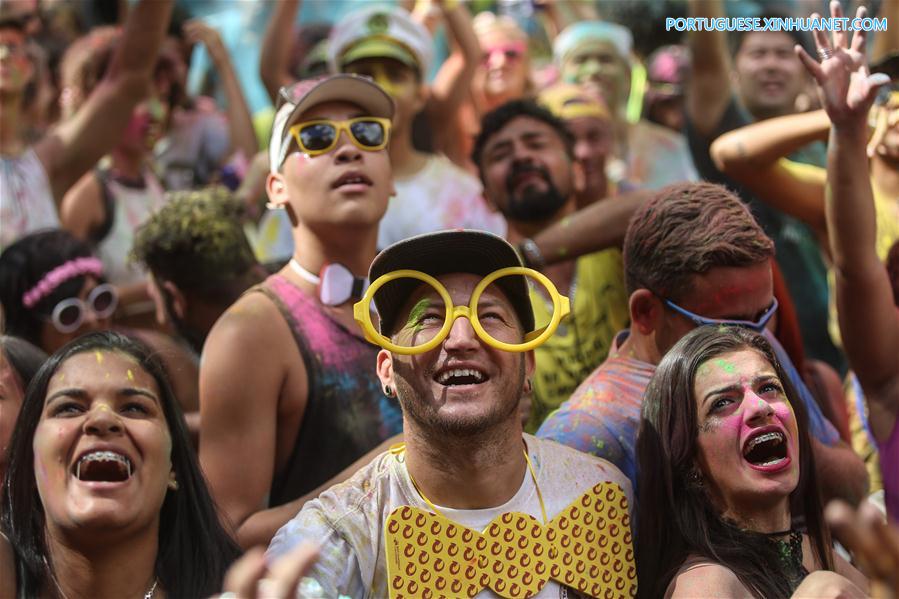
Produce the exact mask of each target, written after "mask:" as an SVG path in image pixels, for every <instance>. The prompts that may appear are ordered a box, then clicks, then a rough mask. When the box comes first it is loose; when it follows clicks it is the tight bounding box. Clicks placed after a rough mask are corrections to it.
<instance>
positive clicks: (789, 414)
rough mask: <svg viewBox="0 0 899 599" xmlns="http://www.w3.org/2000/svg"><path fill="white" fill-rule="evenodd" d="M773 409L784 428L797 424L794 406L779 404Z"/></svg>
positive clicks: (786, 402)
mask: <svg viewBox="0 0 899 599" xmlns="http://www.w3.org/2000/svg"><path fill="white" fill-rule="evenodd" d="M771 407H772V408H773V409H774V415H775V416H777V419H778V420H780V421H781V422H782V423H783V424H784V426H789V425H790V424H793V425H795V424H796V414H795V413H794V412H793V406H792V405H790V402H788V401H783V402H777V403H775V404H773V405H772V406H771Z"/></svg>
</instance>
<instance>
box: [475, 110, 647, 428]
mask: <svg viewBox="0 0 899 599" xmlns="http://www.w3.org/2000/svg"><path fill="white" fill-rule="evenodd" d="M472 160H473V161H474V163H475V164H476V165H477V167H478V171H479V173H480V176H481V181H482V183H483V184H484V195H485V197H486V198H487V200H488V201H490V202H492V203H493V204H494V205H495V206H496V207H497V209H498V210H500V211H501V212H502V213H503V215H504V216H505V217H506V220H507V221H508V223H509V231H508V240H509V242H510V243H512V244H513V245H517V247H518V248H519V250H520V252H521V254H522V256H523V258H524V260H525V262H526V263H527V264H528V266H530V267H532V268H534V269H537V270H540V271H541V272H543V274H545V275H546V276H547V277H549V278H550V280H552V282H553V283H554V284H555V286H556V287H557V288H558V289H559V290H561V291H562V292H563V293H564V294H565V295H567V296H568V297H570V298H571V315H570V316H569V317H568V318H567V319H566V320H565V321H564V322H563V323H562V324H561V325H560V326H559V329H558V330H557V331H556V333H555V335H554V336H553V337H551V338H550V339H549V340H548V341H547V342H546V343H544V344H543V345H541V346H540V347H539V348H537V349H536V350H535V354H536V358H537V368H536V372H535V375H534V380H533V391H534V393H533V397H532V398H531V406H530V416H529V418H528V421H527V426H526V429H527V430H529V431H534V430H536V429H537V427H539V426H540V423H541V422H543V420H544V419H545V418H546V416H547V415H548V414H549V413H550V412H552V411H553V410H555V409H556V408H557V407H559V405H560V404H561V403H562V402H563V401H565V400H566V399H568V397H569V396H570V395H571V393H572V392H573V391H574V390H575V389H576V388H577V386H578V384H580V382H581V381H582V380H583V379H584V378H585V377H586V376H587V375H588V374H589V373H590V371H591V370H592V369H593V368H595V367H596V366H597V365H598V364H599V363H601V362H602V361H603V360H604V359H605V356H606V354H607V353H608V351H609V347H610V345H611V341H612V338H613V336H614V335H615V332H616V327H618V326H619V325H621V324H623V323H626V322H628V304H627V302H628V296H627V293H626V290H625V285H624V274H623V270H622V261H621V252H620V250H619V249H618V248H617V247H608V249H603V250H601V251H597V252H594V253H591V254H587V255H584V256H581V257H580V258H578V259H576V260H572V259H568V260H565V259H563V260H562V261H559V262H556V263H554V264H552V265H549V264H548V260H546V259H544V255H543V254H541V252H540V250H539V248H538V246H537V244H536V243H535V242H534V241H533V238H535V237H536V236H537V235H538V234H540V233H544V232H545V231H547V230H548V229H550V228H551V229H552V230H553V232H554V233H555V234H562V235H564V232H565V230H566V229H570V230H572V231H573V230H574V228H575V227H581V226H583V225H584V224H585V222H587V221H589V222H591V223H592V222H596V223H601V228H599V229H598V230H597V235H602V236H603V237H606V236H608V238H609V241H610V243H609V244H608V245H609V246H613V245H618V244H620V241H621V239H622V238H623V237H624V231H625V230H626V224H627V217H628V216H629V213H630V211H632V210H635V209H636V207H637V206H638V205H639V204H640V203H641V200H642V199H643V195H641V194H635V195H633V196H620V197H617V198H614V199H603V200H601V201H599V202H597V203H596V204H595V205H594V206H591V207H589V208H586V209H585V210H584V211H583V213H579V214H578V216H577V217H573V214H574V213H575V211H576V209H577V208H576V198H575V196H576V192H577V191H578V190H579V189H581V188H582V187H583V184H584V176H583V172H582V171H581V168H580V166H579V164H578V163H577V162H576V161H575V159H574V137H573V136H572V134H571V133H570V132H569V130H568V129H567V128H566V126H565V124H564V123H563V122H562V121H561V120H559V119H558V118H556V117H555V116H553V114H552V113H550V112H549V111H547V110H545V109H544V108H542V107H539V106H537V105H536V104H535V103H533V102H531V101H525V100H515V101H512V102H508V103H506V104H504V105H502V106H500V107H499V108H497V109H496V110H494V111H493V112H491V113H489V114H487V115H485V116H484V119H483V121H482V123H481V133H480V135H479V136H478V138H477V139H476V141H475V146H474V150H473V152H472ZM587 211H590V213H589V217H588V216H587ZM622 215H623V216H622ZM613 216H614V218H613ZM575 221H577V224H575ZM613 221H614V222H613ZM602 229H605V230H602ZM618 229H620V231H618V234H615V231H616V230H618ZM556 236H558V235H556ZM541 237H543V236H541ZM557 250H558V251H557V252H556V253H555V256H554V257H558V256H559V255H561V256H563V257H564V256H565V255H566V253H567V252H566V248H565V247H558V248H557ZM531 303H532V304H533V307H534V315H535V318H536V321H537V325H538V326H543V325H545V324H546V323H547V322H548V321H549V318H550V316H551V314H552V303H551V302H550V298H549V297H547V296H546V295H545V294H544V293H541V292H540V291H539V290H536V289H532V290H531Z"/></svg>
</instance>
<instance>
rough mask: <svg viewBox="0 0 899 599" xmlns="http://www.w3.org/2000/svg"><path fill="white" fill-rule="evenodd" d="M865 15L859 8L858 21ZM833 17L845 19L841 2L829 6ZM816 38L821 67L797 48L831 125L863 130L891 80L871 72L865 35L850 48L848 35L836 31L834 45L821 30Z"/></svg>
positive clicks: (855, 38) (854, 39)
mask: <svg viewBox="0 0 899 599" xmlns="http://www.w3.org/2000/svg"><path fill="white" fill-rule="evenodd" d="M866 12H867V11H866V9H865V7H864V6H860V7H859V9H858V12H857V13H856V18H859V19H861V18H863V17H865V15H866ZM830 14H831V16H832V17H834V18H842V16H843V9H842V8H841V7H840V3H839V2H838V1H836V0H833V1H832V2H831V3H830ZM812 18H813V19H820V18H821V15H819V14H818V13H812ZM814 36H815V46H816V47H817V49H818V56H819V57H820V58H821V62H820V63H818V62H817V61H816V60H815V59H814V58H812V57H811V56H809V55H808V53H807V52H806V51H805V50H803V49H802V47H801V46H799V45H797V46H796V47H795V51H796V54H797V55H798V56H799V59H800V60H801V61H802V64H804V65H805V68H806V70H808V72H809V73H810V74H811V75H812V77H814V78H815V81H817V83H818V95H819V96H820V97H821V102H822V104H823V105H824V108H825V110H827V115H828V116H829V117H830V121H831V123H833V124H834V126H836V127H838V128H839V127H842V126H850V127H853V126H864V124H865V122H866V119H867V116H868V109H869V108H871V104H872V103H873V102H874V98H875V97H876V96H877V90H878V88H879V87H880V86H881V85H883V84H885V83H888V82H889V80H890V79H889V77H888V76H887V75H884V74H881V73H878V74H875V75H871V74H870V73H869V72H868V66H867V61H866V59H865V41H866V35H865V32H864V31H856V32H855V33H854V34H853V36H852V43H851V44H848V43H847V34H846V32H845V31H834V32H833V37H832V42H831V41H829V40H828V39H827V34H826V33H825V32H824V31H821V30H819V29H816V30H815V31H814Z"/></svg>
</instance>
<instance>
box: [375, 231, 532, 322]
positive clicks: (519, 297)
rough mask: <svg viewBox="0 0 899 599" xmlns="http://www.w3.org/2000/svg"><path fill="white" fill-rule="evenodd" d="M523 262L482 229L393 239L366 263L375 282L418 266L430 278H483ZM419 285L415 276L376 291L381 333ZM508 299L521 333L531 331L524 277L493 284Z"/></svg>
mask: <svg viewBox="0 0 899 599" xmlns="http://www.w3.org/2000/svg"><path fill="white" fill-rule="evenodd" d="M510 266H523V265H522V263H521V258H519V256H518V253H517V252H516V251H515V249H514V248H512V246H511V245H509V243H508V242H507V241H506V240H505V239H503V238H502V237H498V236H496V235H494V234H492V233H487V232H484V231H472V230H452V231H440V232H438V233H427V234H425V235H418V236H416V237H410V238H409V239H406V240H403V241H400V242H398V243H395V244H393V245H391V246H390V247H388V248H387V249H385V250H384V251H382V252H381V253H380V254H378V255H377V256H376V257H375V259H374V261H373V262H372V264H371V269H370V270H369V279H370V280H371V281H374V280H375V279H377V278H378V277H380V276H381V275H383V274H386V273H389V272H393V271H395V270H401V269H410V270H419V271H421V272H424V273H425V274H429V275H431V276H434V277H438V276H440V275H445V274H449V273H471V274H474V275H480V276H486V275H488V274H490V273H492V272H493V271H495V270H499V269H500V268H506V267H510ZM420 285H421V282H420V281H417V280H414V279H405V280H397V281H392V282H390V283H387V284H386V285H384V286H383V287H381V288H380V289H379V290H378V292H377V293H376V294H375V307H376V308H377V310H378V315H379V317H380V319H381V326H380V328H381V332H384V333H386V332H392V330H393V327H394V323H395V321H396V318H397V316H398V313H399V311H400V310H401V309H402V307H403V305H404V304H405V303H406V301H407V299H408V298H409V296H410V295H411V294H412V292H413V291H415V289H416V288H418V287H419V286H420ZM497 285H499V286H500V288H501V289H502V290H503V292H504V293H505V294H506V296H507V297H508V299H509V301H510V302H511V303H512V306H513V307H514V309H515V311H516V313H517V314H518V318H519V320H521V324H522V326H523V327H524V330H525V331H526V332H530V331H532V330H533V329H534V312H533V308H532V307H531V299H530V294H529V292H528V284H527V280H526V278H525V277H524V276H510V277H503V278H502V279H500V280H499V281H498V282H497Z"/></svg>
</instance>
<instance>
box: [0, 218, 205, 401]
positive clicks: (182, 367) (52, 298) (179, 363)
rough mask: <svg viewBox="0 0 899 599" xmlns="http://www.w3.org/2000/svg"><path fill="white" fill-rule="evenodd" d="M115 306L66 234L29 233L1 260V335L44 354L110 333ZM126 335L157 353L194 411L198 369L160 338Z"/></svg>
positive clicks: (89, 257)
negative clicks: (18, 339) (91, 334)
mask: <svg viewBox="0 0 899 599" xmlns="http://www.w3.org/2000/svg"><path fill="white" fill-rule="evenodd" d="M118 300H119V295H118V292H117V291H116V288H115V287H114V286H112V285H110V284H109V283H107V282H106V279H105V277H104V268H103V263H102V262H101V261H100V260H99V259H98V258H97V257H96V256H94V254H93V253H92V252H91V249H90V247H89V246H88V245H87V244H86V243H85V242H83V241H79V240H78V239H76V238H75V237H73V236H72V235H71V234H70V233H68V232H66V231H62V230H55V229H54V230H47V231H41V232H37V233H32V234H31V235H27V236H25V237H23V238H22V239H20V240H18V241H17V242H16V243H14V244H12V245H11V246H9V247H8V248H6V250H5V251H4V252H3V254H0V302H2V305H3V313H4V316H5V322H6V331H5V332H6V333H8V334H10V335H15V336H17V337H21V338H22V339H25V340H26V341H28V342H30V343H33V344H34V345H36V346H38V347H39V348H41V349H42V350H44V351H45V352H47V353H53V352H54V351H56V350H57V349H59V348H60V347H62V346H63V345H65V344H66V343H68V342H69V341H71V340H73V339H75V338H76V337H78V336H79V335H83V334H85V333H88V332H91V331H99V330H106V329H109V328H112V326H113V315H114V314H115V311H116V307H117V305H118ZM127 332H128V333H129V334H131V335H133V336H136V337H139V338H140V339H142V340H143V341H144V342H145V343H147V344H149V345H150V346H152V347H153V348H154V349H155V350H157V351H159V352H160V356H161V357H162V359H163V361H164V363H165V366H166V369H167V371H168V373H169V376H170V377H171V378H172V382H173V385H174V387H175V391H176V394H177V397H178V399H179V400H180V402H181V405H182V407H183V408H184V409H185V411H193V410H196V406H197V403H198V399H197V395H198V390H197V377H198V366H197V365H196V363H195V360H194V359H193V358H192V356H191V355H190V353H189V352H188V351H187V350H186V349H184V348H182V347H181V346H180V345H178V344H177V343H175V342H174V341H172V340H171V339H170V338H169V337H167V336H165V335H163V334H161V333H158V332H155V331H146V330H138V329H133V330H128V331H127Z"/></svg>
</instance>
